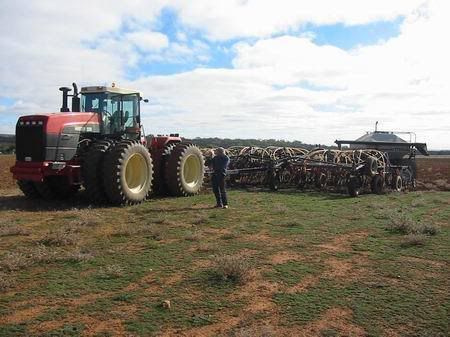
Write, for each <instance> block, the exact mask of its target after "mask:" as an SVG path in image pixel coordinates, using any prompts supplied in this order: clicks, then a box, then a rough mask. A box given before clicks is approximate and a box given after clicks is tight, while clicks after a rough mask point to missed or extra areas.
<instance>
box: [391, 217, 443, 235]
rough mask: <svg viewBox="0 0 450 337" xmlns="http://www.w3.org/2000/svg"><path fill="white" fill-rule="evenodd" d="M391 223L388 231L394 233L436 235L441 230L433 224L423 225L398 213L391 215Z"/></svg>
mask: <svg viewBox="0 0 450 337" xmlns="http://www.w3.org/2000/svg"><path fill="white" fill-rule="evenodd" d="M389 218H390V223H389V224H388V227H387V229H388V230H389V231H391V232H393V233H400V234H405V235H407V234H425V235H436V234H437V233H438V232H439V230H438V228H437V227H436V226H435V225H433V224H422V223H420V222H417V221H414V220H413V219H412V218H411V217H410V216H409V215H407V214H405V213H403V212H396V213H393V214H392V215H390V217H389Z"/></svg>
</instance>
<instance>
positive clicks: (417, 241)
mask: <svg viewBox="0 0 450 337" xmlns="http://www.w3.org/2000/svg"><path fill="white" fill-rule="evenodd" d="M425 240H426V236H425V235H423V234H408V235H405V236H404V237H403V240H402V243H401V246H402V247H413V246H423V245H424V244H425Z"/></svg>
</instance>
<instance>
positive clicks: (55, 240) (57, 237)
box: [38, 227, 79, 246]
mask: <svg viewBox="0 0 450 337" xmlns="http://www.w3.org/2000/svg"><path fill="white" fill-rule="evenodd" d="M78 241H79V237H78V235H77V234H76V233H75V231H74V230H73V229H71V228H68V227H66V228H59V229H56V230H52V231H50V232H48V233H47V234H45V236H44V237H43V238H41V239H40V240H39V241H38V243H39V244H43V245H45V246H69V245H74V244H76V243H77V242H78Z"/></svg>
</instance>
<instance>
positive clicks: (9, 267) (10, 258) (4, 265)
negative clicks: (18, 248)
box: [0, 252, 30, 271]
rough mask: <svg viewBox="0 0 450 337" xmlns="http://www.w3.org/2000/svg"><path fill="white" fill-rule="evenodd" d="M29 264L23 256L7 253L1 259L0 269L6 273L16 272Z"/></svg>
mask: <svg viewBox="0 0 450 337" xmlns="http://www.w3.org/2000/svg"><path fill="white" fill-rule="evenodd" d="M29 262H30V261H29V259H28V258H27V257H26V255H25V254H22V253H19V252H9V253H7V254H6V255H5V256H4V257H3V260H2V261H1V265H0V267H1V269H4V270H6V271H16V270H20V269H23V268H25V267H26V266H28V264H29Z"/></svg>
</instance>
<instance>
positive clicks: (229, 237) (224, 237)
mask: <svg viewBox="0 0 450 337" xmlns="http://www.w3.org/2000/svg"><path fill="white" fill-rule="evenodd" d="M238 236H239V235H238V233H236V232H230V233H225V234H223V235H222V236H221V237H220V238H221V239H222V240H233V239H236V238H237V237H238Z"/></svg>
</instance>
